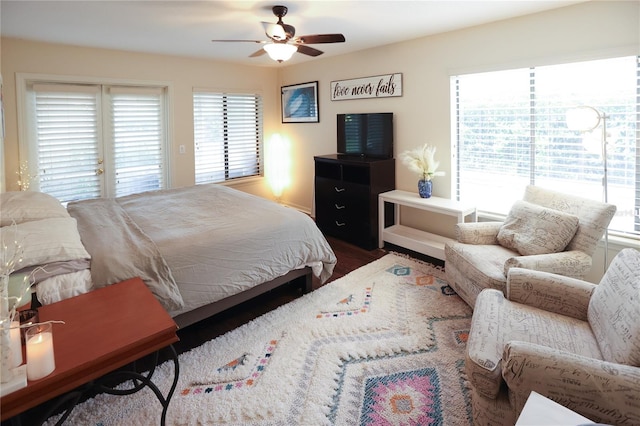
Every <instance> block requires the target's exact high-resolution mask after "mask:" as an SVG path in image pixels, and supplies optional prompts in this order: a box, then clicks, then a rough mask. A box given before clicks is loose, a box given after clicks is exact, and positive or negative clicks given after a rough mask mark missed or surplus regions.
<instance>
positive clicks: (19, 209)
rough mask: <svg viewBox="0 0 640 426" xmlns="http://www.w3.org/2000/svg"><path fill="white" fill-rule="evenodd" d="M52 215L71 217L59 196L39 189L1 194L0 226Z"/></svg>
mask: <svg viewBox="0 0 640 426" xmlns="http://www.w3.org/2000/svg"><path fill="white" fill-rule="evenodd" d="M52 217H70V216H69V213H68V212H67V209H65V208H64V206H63V205H62V204H60V201H58V199H57V198H55V197H53V196H51V195H49V194H45V193H44V192H37V191H12V192H4V193H2V194H0V226H7V225H11V224H12V223H13V222H15V223H16V224H20V223H23V222H30V221H33V220H41V219H50V218H52Z"/></svg>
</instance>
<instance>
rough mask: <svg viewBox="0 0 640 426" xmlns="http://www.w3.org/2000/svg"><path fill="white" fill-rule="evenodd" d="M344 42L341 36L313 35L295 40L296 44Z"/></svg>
mask: <svg viewBox="0 0 640 426" xmlns="http://www.w3.org/2000/svg"><path fill="white" fill-rule="evenodd" d="M344 40H345V39H344V36H343V35H342V34H313V35H304V36H300V37H298V38H296V42H297V43H304V44H318V43H343V42H344Z"/></svg>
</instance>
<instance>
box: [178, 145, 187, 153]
mask: <svg viewBox="0 0 640 426" xmlns="http://www.w3.org/2000/svg"><path fill="white" fill-rule="evenodd" d="M186 152H187V148H185V146H184V145H180V154H184V153H186Z"/></svg>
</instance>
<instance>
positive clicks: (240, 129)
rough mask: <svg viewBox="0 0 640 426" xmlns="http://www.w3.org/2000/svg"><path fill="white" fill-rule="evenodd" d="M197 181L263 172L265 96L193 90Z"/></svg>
mask: <svg viewBox="0 0 640 426" xmlns="http://www.w3.org/2000/svg"><path fill="white" fill-rule="evenodd" d="M193 122H194V123H193V124H194V142H195V163H196V164H195V169H196V184H200V183H207V182H224V181H229V180H232V179H237V178H242V177H248V176H260V175H262V98H261V97H260V96H259V95H256V94H228V93H209V92H197V93H194V94H193Z"/></svg>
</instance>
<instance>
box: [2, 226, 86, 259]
mask: <svg viewBox="0 0 640 426" xmlns="http://www.w3.org/2000/svg"><path fill="white" fill-rule="evenodd" d="M0 240H1V241H3V242H4V244H5V245H7V247H8V250H9V253H8V255H9V256H12V253H13V252H14V250H15V244H14V242H17V243H18V245H19V246H21V248H22V250H23V253H22V262H21V263H19V264H18V265H16V267H15V269H16V270H19V269H22V268H26V267H28V266H33V265H44V264H47V263H52V262H64V261H67V260H74V259H90V258H91V256H90V255H89V253H88V252H87V250H86V249H85V248H84V245H83V244H82V241H81V240H80V234H79V233H78V226H77V223H76V220H75V219H74V218H72V217H67V218H52V219H42V220H35V221H31V222H24V223H21V224H18V225H10V226H3V227H1V228H0Z"/></svg>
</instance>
